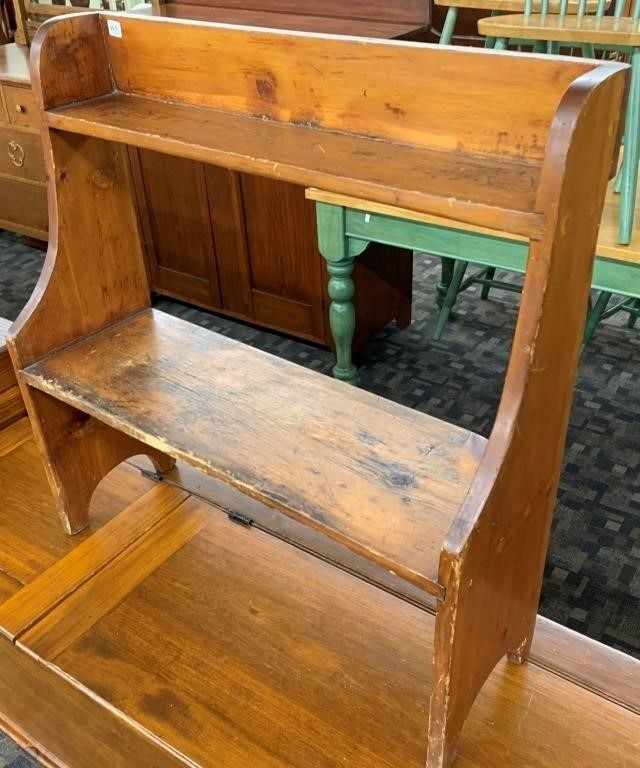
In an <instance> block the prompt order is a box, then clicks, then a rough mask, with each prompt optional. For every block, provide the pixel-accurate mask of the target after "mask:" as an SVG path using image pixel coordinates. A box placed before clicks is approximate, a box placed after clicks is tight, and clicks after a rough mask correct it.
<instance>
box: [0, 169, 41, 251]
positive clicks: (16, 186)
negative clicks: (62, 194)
mask: <svg viewBox="0 0 640 768" xmlns="http://www.w3.org/2000/svg"><path fill="white" fill-rule="evenodd" d="M0 228H1V229H10V230H14V231H16V232H23V233H24V234H27V235H32V236H33V237H44V238H46V232H47V188H46V187H39V186H36V185H35V184H26V183H25V182H24V181H18V180H17V179H8V178H6V177H3V176H0Z"/></svg>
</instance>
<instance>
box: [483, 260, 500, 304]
mask: <svg viewBox="0 0 640 768" xmlns="http://www.w3.org/2000/svg"><path fill="white" fill-rule="evenodd" d="M495 276H496V268H495V267H487V271H486V272H485V274H484V278H485V280H493V278H494V277H495ZM490 290H491V286H490V285H489V284H488V283H485V284H484V285H483V286H482V290H481V291H480V298H481V299H483V301H486V300H487V299H488V298H489V291H490Z"/></svg>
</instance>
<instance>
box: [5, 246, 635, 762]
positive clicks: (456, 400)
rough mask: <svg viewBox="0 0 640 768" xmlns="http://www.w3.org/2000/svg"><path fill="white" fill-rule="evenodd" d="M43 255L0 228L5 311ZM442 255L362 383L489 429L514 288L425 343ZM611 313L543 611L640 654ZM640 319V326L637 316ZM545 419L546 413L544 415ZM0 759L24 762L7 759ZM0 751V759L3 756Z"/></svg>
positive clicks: (626, 376) (579, 432)
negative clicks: (407, 321) (408, 316)
mask: <svg viewBox="0 0 640 768" xmlns="http://www.w3.org/2000/svg"><path fill="white" fill-rule="evenodd" d="M42 259H43V255H42V253H41V252H40V251H38V250H35V249H33V248H30V247H29V245H28V244H27V243H26V242H25V241H24V240H23V239H21V238H19V237H17V236H15V235H12V234H9V233H2V232H0V316H2V317H8V318H12V319H13V318H14V317H15V315H16V314H17V312H18V311H19V310H20V308H21V306H22V305H23V304H24V302H25V301H26V299H27V298H28V296H29V294H30V292H31V288H32V286H33V284H34V283H35V280H36V279H37V276H38V273H39V270H40V267H41V264H42ZM438 268H439V263H438V261H437V260H435V259H433V258H431V257H428V256H425V255H423V254H420V255H416V259H415V285H414V309H413V323H412V325H411V326H410V327H409V328H407V329H405V330H403V331H400V330H398V329H397V328H396V327H395V326H389V327H388V328H386V329H385V330H384V331H383V332H382V333H380V334H378V335H377V336H376V337H375V338H374V339H372V340H371V342H370V344H369V345H368V347H367V350H366V354H365V362H364V365H363V366H362V368H361V369H360V380H359V383H360V386H361V387H363V388H365V389H368V390H370V391H372V392H375V393H377V394H379V395H383V396H384V397H388V398H390V399H391V400H396V401H397V402H400V403H403V404H404V405H407V406H409V407H411V408H415V409H417V410H420V411H424V412H427V413H430V414H432V415H433V416H437V417H439V418H442V419H445V420H447V421H450V422H452V423H455V424H458V425H461V426H464V427H466V428H468V429H471V430H474V431H476V432H479V433H481V434H483V435H485V436H486V435H488V434H489V430H490V428H491V425H492V423H493V419H494V417H495V412H496V407H497V404H498V399H499V396H500V390H501V386H502V381H503V378H504V371H505V366H506V362H507V359H508V352H509V347H510V341H511V338H512V334H513V328H514V323H515V317H516V309H517V300H518V297H517V295H515V294H512V293H505V292H495V293H493V294H492V296H491V298H490V300H489V301H481V300H480V299H479V297H478V295H477V293H476V292H475V289H472V290H471V291H469V292H467V293H466V294H465V295H464V296H463V297H462V298H461V299H460V301H459V304H458V307H457V315H456V319H455V321H454V322H451V323H450V324H449V326H448V327H447V329H446V331H445V333H444V336H443V339H442V340H441V341H439V342H434V341H432V340H431V332H432V329H433V326H434V323H435V311H434V290H435V284H436V282H437V276H438ZM156 306H157V307H158V308H160V309H162V310H165V311H167V312H171V313H172V314H175V315H178V316H180V317H182V318H184V319H186V320H189V321H191V322H194V323H198V324H199V325H202V326H205V327H207V328H210V329H212V330H214V331H217V332H219V333H223V334H225V335H228V336H232V337H233V338H236V339H239V340H241V341H244V342H247V343H249V344H252V345H254V346H256V347H260V348H261V349H265V350H268V351H269V352H272V353H274V354H277V355H280V356H282V357H285V358H287V359H289V360H293V361H295V362H297V363H299V364H301V365H304V366H307V367H309V368H314V369H317V370H320V371H322V372H324V373H327V372H328V371H329V370H330V367H331V363H332V356H331V354H330V353H329V352H328V351H327V350H324V349H321V348H318V347H316V346H314V345H312V344H307V343H303V342H299V341H294V340H292V339H289V338H286V337H284V336H281V335H278V334H275V333H267V332H265V331H262V330H258V329H256V328H252V327H250V326H247V325H242V324H240V323H237V322H233V321H231V320H227V319H225V318H221V317H217V316H214V315H210V314H208V313H205V312H202V311H199V310H196V309H193V308H190V307H186V306H184V305H181V304H178V303H175V302H171V301H167V300H164V299H163V300H160V301H158V302H157V305H156ZM625 322H626V316H624V315H617V316H615V317H613V318H611V319H609V320H608V321H606V322H605V323H604V324H602V325H601V326H600V327H599V328H598V330H597V331H596V334H595V337H594V339H593V341H592V342H591V344H590V346H589V348H588V349H587V351H586V352H585V354H584V355H583V358H582V361H581V365H580V371H579V379H578V385H577V388H576V396H575V400H574V405H573V411H572V415H571V425H570V430H569V438H568V443H567V449H566V453H565V467H564V471H563V474H562V479H561V483H560V492H559V499H558V505H557V508H556V513H555V518H554V525H553V532H552V538H551V545H550V549H549V555H548V559H547V566H546V572H545V581H544V588H543V594H542V600H541V604H540V613H542V614H543V615H544V616H547V617H548V618H550V619H553V620H554V621H557V622H559V623H561V624H564V625H566V626H568V627H571V628H572V629H575V630H577V631H578V632H581V633H583V634H585V635H588V636H590V637H593V638H595V639H597V640H600V641H601V642H603V643H606V644H608V645H611V646H613V647H615V648H618V649H619V650H621V651H624V652H626V653H629V654H632V655H634V656H636V657H638V658H640V437H639V436H640V430H639V429H638V425H639V423H640V388H639V387H638V380H639V374H640V327H638V328H637V329H635V330H632V329H628V328H627V327H626V325H625ZM639 325H640V324H639ZM541 417H542V413H541ZM2 745H3V742H2V740H1V739H0V768H4V766H11V768H23V766H27V765H30V763H28V762H22V763H21V762H15V761H14V762H11V758H6V757H4V752H3V751H2V750H3V746H2ZM3 760H4V762H3Z"/></svg>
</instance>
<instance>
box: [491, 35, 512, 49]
mask: <svg viewBox="0 0 640 768" xmlns="http://www.w3.org/2000/svg"><path fill="white" fill-rule="evenodd" d="M508 42H509V41H508V40H507V38H506V37H498V38H496V42H495V45H494V46H493V48H494V50H495V51H506V50H507V43H508Z"/></svg>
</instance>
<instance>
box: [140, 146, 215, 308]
mask: <svg viewBox="0 0 640 768" xmlns="http://www.w3.org/2000/svg"><path fill="white" fill-rule="evenodd" d="M131 158H132V168H133V174H134V181H135V185H136V190H137V198H138V210H139V215H140V223H141V227H142V232H143V237H144V241H145V250H146V252H147V264H148V268H149V272H150V280H151V285H152V287H153V290H155V291H157V292H158V293H165V294H167V295H170V296H173V297H175V298H178V299H183V300H184V301H189V302H192V303H195V304H199V305H201V306H204V307H207V308H211V309H219V308H220V307H221V306H222V301H221V296H220V286H219V280H218V272H217V265H216V251H215V245H214V237H213V231H212V227H211V217H210V212H209V199H208V194H207V184H206V180H205V166H204V165H203V164H202V163H196V162H193V161H192V160H184V159H182V158H178V157H171V156H169V155H164V154H161V153H159V152H151V151H148V150H143V149H140V150H132V151H131Z"/></svg>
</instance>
